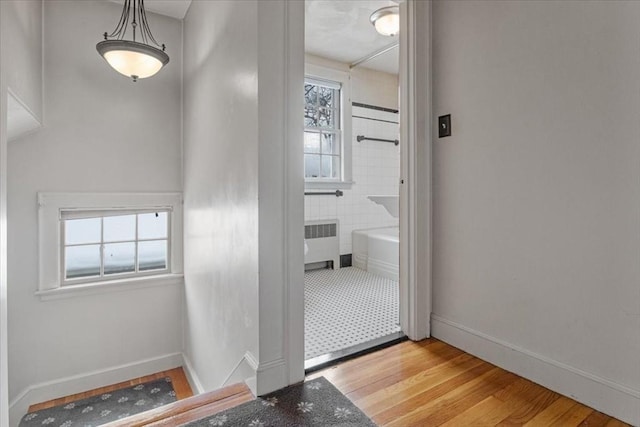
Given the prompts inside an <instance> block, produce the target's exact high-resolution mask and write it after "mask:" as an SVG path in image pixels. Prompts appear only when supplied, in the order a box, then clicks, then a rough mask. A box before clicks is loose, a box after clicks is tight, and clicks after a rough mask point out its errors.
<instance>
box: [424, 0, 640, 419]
mask: <svg viewBox="0 0 640 427" xmlns="http://www.w3.org/2000/svg"><path fill="white" fill-rule="evenodd" d="M432 22H433V52H434V57H433V64H434V74H433V91H434V92H433V100H434V117H437V116H439V115H443V114H448V113H451V115H452V132H453V135H452V136H451V137H449V138H445V139H438V138H437V135H436V136H434V147H433V156H434V175H433V182H434V190H433V191H434V199H433V230H434V240H433V254H434V255H433V314H434V318H433V334H434V336H436V337H438V338H441V339H444V340H445V341H448V342H451V343H453V344H454V345H456V346H459V347H461V348H463V349H465V350H467V351H469V352H471V353H473V354H477V355H480V356H481V357H483V358H486V359H487V360H489V361H490V362H493V363H496V364H498V365H501V366H504V367H506V368H507V369H509V370H511V371H514V372H516V373H519V374H521V375H524V376H526V377H528V378H531V379H532V380H534V381H536V382H539V383H541V384H543V385H546V386H548V387H550V388H552V389H555V390H557V391H560V392H561V393H563V394H567V395H569V396H572V397H574V398H576V399H577V400H579V401H582V402H584V403H586V404H587V405H589V406H592V407H594V408H596V409H598V410H600V411H603V412H606V413H609V414H611V415H614V416H616V417H618V418H621V419H622V420H624V421H627V422H631V423H633V424H636V425H639V424H640V359H639V358H638V355H639V354H640V285H639V284H640V262H639V260H640V191H639V188H640V143H639V141H640V121H639V120H638V113H639V112H640V78H639V76H640V59H639V58H640V57H639V56H638V49H639V46H640V45H639V42H638V40H640V27H638V22H640V4H638V3H636V2H623V1H620V2H502V1H483V2H451V1H436V2H434V4H433V20H432Z"/></svg>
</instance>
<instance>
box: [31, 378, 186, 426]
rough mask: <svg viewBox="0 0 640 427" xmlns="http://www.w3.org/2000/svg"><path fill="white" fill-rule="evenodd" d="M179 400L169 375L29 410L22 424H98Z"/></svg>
mask: <svg viewBox="0 0 640 427" xmlns="http://www.w3.org/2000/svg"><path fill="white" fill-rule="evenodd" d="M175 401H176V392H175V391H174V389H173V384H172V383H171V378H169V377H167V378H163V379H159V380H155V381H150V382H147V383H143V384H138V385H136V386H131V387H127V388H124V389H120V390H116V391H112V392H109V393H104V394H100V395H98V396H93V397H88V398H86V399H81V400H77V401H75V402H72V403H67V404H65V405H60V406H54V407H52V408H48V409H42V410H40V411H37V412H31V413H28V414H27V415H25V416H24V417H23V418H22V420H21V421H20V427H32V426H38V427H42V426H49V427H58V426H59V427H71V426H74V427H75V426H82V427H95V426H99V425H102V424H106V423H108V422H111V421H114V420H117V419H120V418H124V417H128V416H130V415H133V414H137V413H139V412H143V411H148V410H149V409H153V408H157V407H159V406H162V405H166V404H167V403H171V402H175Z"/></svg>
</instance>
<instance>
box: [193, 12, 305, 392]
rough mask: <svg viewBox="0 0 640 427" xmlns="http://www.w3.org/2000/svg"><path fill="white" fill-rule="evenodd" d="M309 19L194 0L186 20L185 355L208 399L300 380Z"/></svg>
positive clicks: (296, 15)
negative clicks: (213, 393) (230, 390)
mask: <svg viewBox="0 0 640 427" xmlns="http://www.w3.org/2000/svg"><path fill="white" fill-rule="evenodd" d="M303 13H304V9H303V4H302V3H301V2H288V1H284V0H280V1H271V2H262V1H242V2H238V1H216V2H194V3H193V4H192V6H191V8H190V9H189V12H188V14H187V17H186V20H185V24H184V25H185V27H184V29H185V31H184V33H185V38H184V46H185V49H184V51H185V71H184V82H185V97H184V117H185V120H184V194H185V289H186V304H187V307H186V311H185V313H186V320H185V326H184V327H185V330H184V335H185V345H184V348H185V356H186V358H187V360H189V364H190V365H191V367H192V369H191V371H192V376H193V377H196V378H197V379H199V383H200V384H201V385H202V389H203V390H205V391H208V390H213V389H216V388H218V387H221V386H224V385H227V384H231V383H233V382H238V381H242V380H245V381H247V380H249V381H248V383H249V386H250V387H251V389H252V391H253V392H254V393H256V394H264V393H268V392H270V391H274V390H276V389H279V388H282V387H284V386H286V385H288V384H292V383H294V382H299V381H301V380H302V379H304V368H303V366H304V353H303V346H304V342H303V322H302V321H301V320H302V319H303V315H302V310H303V306H304V301H303V295H302V294H303V291H302V283H303V262H304V261H303V232H304V230H303V223H302V216H303V211H302V208H303V199H302V197H303V196H302V195H303V187H302V184H303V174H302V145H301V144H299V143H298V141H299V139H298V138H299V137H300V135H302V116H301V115H299V114H298V112H299V111H301V108H302V100H303V98H302V89H303V85H302V82H303V56H304V50H303V45H302V40H303V33H304V32H303V24H302V23H303V22H304V20H303V19H302V18H303V16H304V15H303ZM292 99H295V100H299V101H296V103H295V105H290V104H289V101H290V100H292Z"/></svg>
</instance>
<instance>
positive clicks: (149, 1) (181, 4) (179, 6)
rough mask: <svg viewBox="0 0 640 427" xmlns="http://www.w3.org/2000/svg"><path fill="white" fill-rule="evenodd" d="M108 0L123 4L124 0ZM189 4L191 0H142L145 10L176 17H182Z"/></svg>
mask: <svg viewBox="0 0 640 427" xmlns="http://www.w3.org/2000/svg"><path fill="white" fill-rule="evenodd" d="M109 1H112V2H114V3H120V4H124V0H109ZM189 6H191V0H144V8H145V10H148V11H149V12H155V13H159V14H161V15H165V16H169V17H171V18H176V19H184V16H185V15H186V14H187V10H189Z"/></svg>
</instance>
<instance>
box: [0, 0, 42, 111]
mask: <svg viewBox="0 0 640 427" xmlns="http://www.w3.org/2000/svg"><path fill="white" fill-rule="evenodd" d="M1 4H2V6H1V8H0V16H1V17H2V18H1V19H2V38H1V41H0V43H1V44H2V69H3V72H4V73H5V78H6V84H7V86H9V87H10V88H11V91H12V92H13V93H14V95H15V96H16V97H17V98H19V99H20V101H22V103H24V104H25V106H26V107H27V108H29V110H30V112H31V113H32V114H33V115H34V116H35V118H36V119H38V120H42V114H43V111H42V110H43V105H42V93H43V88H42V7H43V6H42V5H43V2H42V1H41V0H13V1H11V0H10V1H4V0H3V1H2V2H1Z"/></svg>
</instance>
